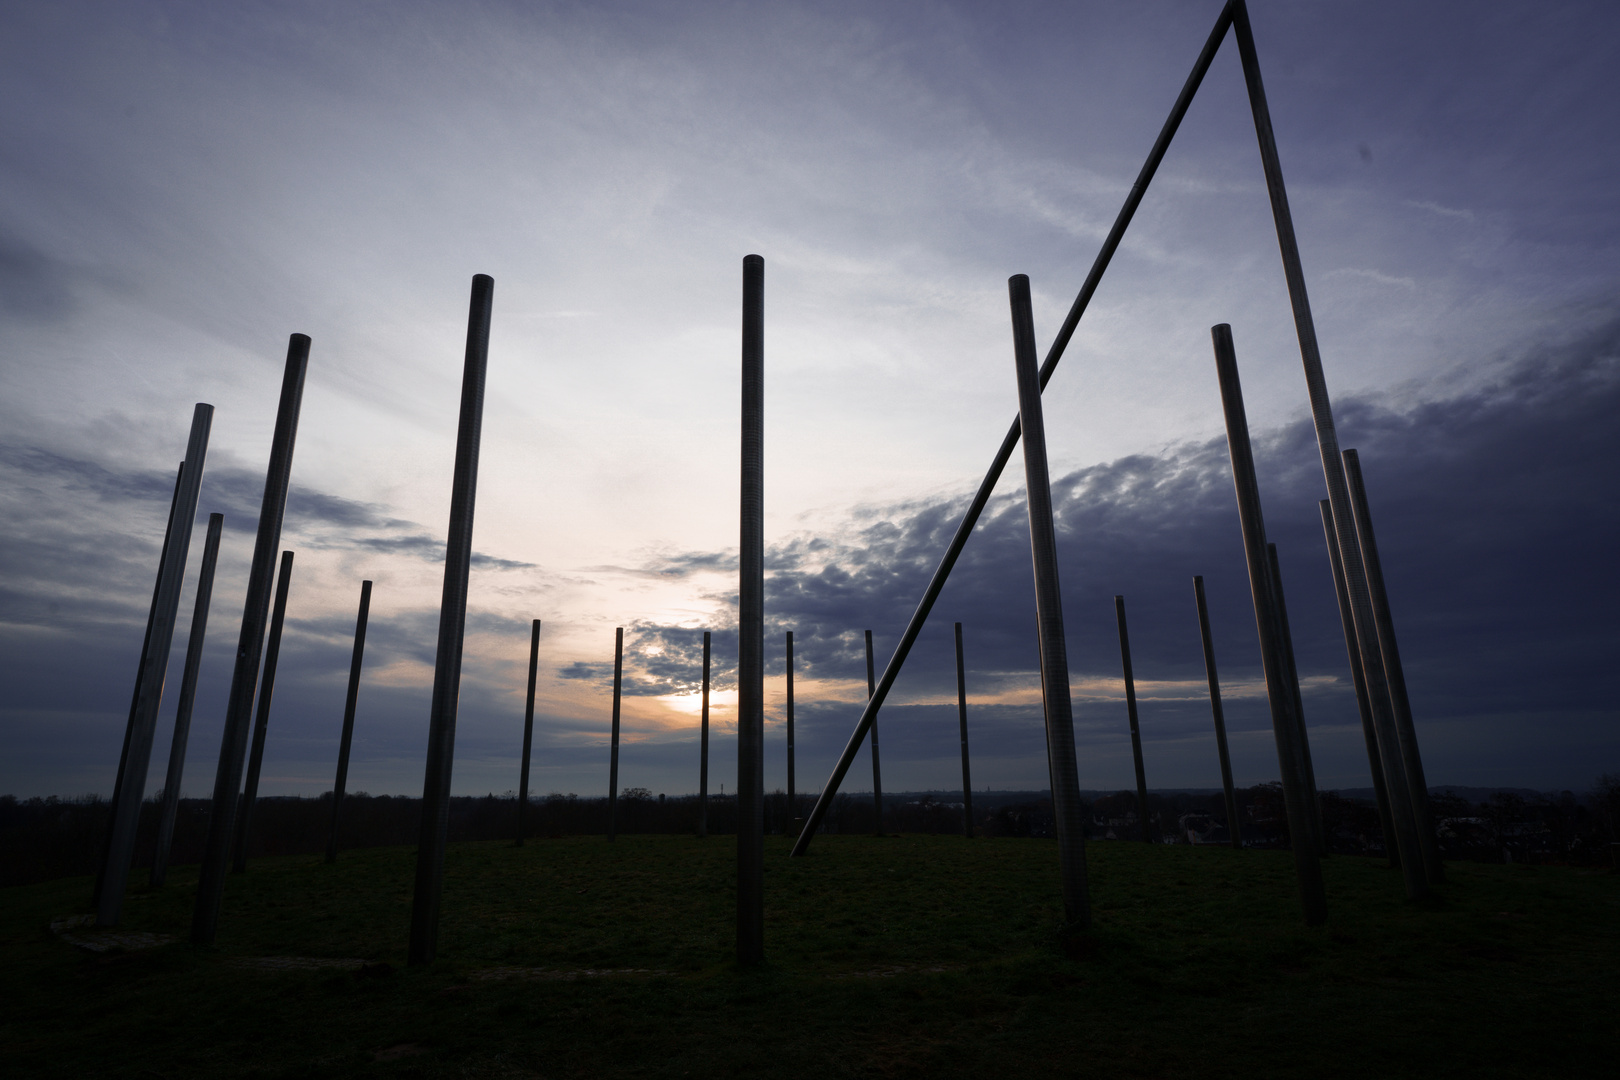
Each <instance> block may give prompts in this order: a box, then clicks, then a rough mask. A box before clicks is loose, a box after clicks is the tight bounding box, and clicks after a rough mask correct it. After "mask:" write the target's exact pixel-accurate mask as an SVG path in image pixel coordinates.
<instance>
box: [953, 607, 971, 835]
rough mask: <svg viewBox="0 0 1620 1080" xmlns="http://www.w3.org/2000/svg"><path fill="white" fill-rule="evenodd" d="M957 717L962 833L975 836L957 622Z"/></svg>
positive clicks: (963, 673)
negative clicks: (959, 747) (960, 766)
mask: <svg viewBox="0 0 1620 1080" xmlns="http://www.w3.org/2000/svg"><path fill="white" fill-rule="evenodd" d="M956 719H957V723H958V724H959V725H960V726H961V729H962V835H963V836H966V837H969V838H971V837H972V836H973V778H972V777H971V776H969V775H968V737H967V671H966V668H965V667H964V666H963V664H962V624H961V623H957V624H956Z"/></svg>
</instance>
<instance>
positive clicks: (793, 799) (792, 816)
mask: <svg viewBox="0 0 1620 1080" xmlns="http://www.w3.org/2000/svg"><path fill="white" fill-rule="evenodd" d="M787 780H788V790H787V796H788V800H787V801H788V813H787V816H788V824H789V825H791V824H792V823H793V822H794V821H795V820H797V819H798V814H799V800H798V797H797V795H796V793H795V792H794V790H793V631H791V630H789V631H788V632H787Z"/></svg>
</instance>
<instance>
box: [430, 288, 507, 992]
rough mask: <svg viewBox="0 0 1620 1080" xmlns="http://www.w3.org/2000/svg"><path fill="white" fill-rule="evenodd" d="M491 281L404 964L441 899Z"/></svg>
mask: <svg viewBox="0 0 1620 1080" xmlns="http://www.w3.org/2000/svg"><path fill="white" fill-rule="evenodd" d="M494 295H495V280H494V279H493V278H491V277H490V276H489V275H488V274H476V275H474V276H473V279H472V298H471V301H470V303H469V307H468V313H467V349H466V355H465V358H464V360H463V364H462V374H461V415H460V419H459V421H458V423H457V427H456V464H455V474H454V479H453V481H452V483H451V487H450V530H449V538H448V539H447V541H446V543H445V551H444V593H443V596H442V598H441V600H440V604H439V644H438V651H437V655H436V656H435V658H434V666H433V699H432V711H431V713H430V718H429V721H428V746H427V767H426V769H425V774H426V775H425V776H424V778H423V781H422V825H421V833H420V836H419V838H418V840H417V845H416V891H415V895H414V896H413V897H412V900H411V941H410V953H409V956H408V962H409V963H410V964H412V965H421V964H428V963H431V962H432V961H433V957H434V954H435V953H436V952H437V951H438V941H439V901H440V899H441V898H442V897H443V895H444V845H445V838H446V835H447V834H448V832H449V828H450V779H451V774H452V771H453V765H454V760H455V749H456V697H457V695H458V694H459V692H460V690H461V645H462V640H463V637H464V636H465V633H466V629H467V579H468V575H469V573H470V571H471V567H472V534H473V505H474V503H475V502H476V500H477V494H478V450H479V443H480V441H481V438H482V433H483V424H484V381H485V376H486V373H487V370H488V367H489V320H490V311H491V308H492V306H493V302H494Z"/></svg>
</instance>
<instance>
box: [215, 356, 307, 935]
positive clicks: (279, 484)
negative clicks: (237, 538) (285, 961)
mask: <svg viewBox="0 0 1620 1080" xmlns="http://www.w3.org/2000/svg"><path fill="white" fill-rule="evenodd" d="M308 370H309V338H307V337H305V336H304V335H303V334H294V335H292V337H291V338H290V339H289V340H288V342H287V364H286V367H285V369H284V370H283V371H282V375H281V400H280V403H279V404H278V405H277V407H276V427H275V432H274V434H273V435H271V437H270V466H269V468H268V469H267V470H266V472H265V478H264V498H263V501H262V502H261V503H260V506H259V527H258V535H257V536H256V537H255V538H254V541H253V561H252V562H251V563H250V564H249V566H248V587H247V600H246V602H245V603H244V604H243V605H242V633H241V636H240V637H239V638H238V639H237V644H236V666H235V667H234V668H233V669H232V671H231V696H230V699H229V703H228V704H227V705H226V707H225V732H224V737H223V738H222V739H221V740H220V746H219V768H218V770H217V771H216V772H215V774H214V801H213V810H212V813H210V815H209V817H208V837H207V839H206V840H205V841H204V843H203V862H202V870H201V872H200V874H199V876H198V879H197V904H196V907H195V908H194V909H193V911H192V915H191V940H192V941H193V942H194V943H196V944H198V945H212V944H213V943H214V934H215V932H216V931H217V930H218V929H219V905H220V901H221V900H223V899H224V896H225V863H226V861H227V860H228V859H229V858H230V850H231V837H232V835H233V834H234V832H235V829H234V828H233V826H234V825H235V823H236V802H237V798H236V796H237V792H238V791H239V790H240V789H241V785H242V761H243V758H244V757H245V756H246V754H247V742H248V734H249V731H250V729H249V726H248V725H249V721H251V720H252V718H253V691H254V688H255V686H256V684H257V683H258V679H259V657H260V654H261V650H262V649H263V647H264V624H265V620H266V619H267V618H268V617H269V614H270V586H271V583H272V578H273V576H274V574H275V564H276V551H277V549H278V548H279V547H280V546H281V523H282V519H283V517H284V516H285V515H286V511H287V485H288V482H289V480H290V479H291V475H292V459H293V444H294V443H295V442H296V441H297V438H298V412H299V407H300V406H301V405H302V403H303V400H304V375H305V373H306V372H307V371H308Z"/></svg>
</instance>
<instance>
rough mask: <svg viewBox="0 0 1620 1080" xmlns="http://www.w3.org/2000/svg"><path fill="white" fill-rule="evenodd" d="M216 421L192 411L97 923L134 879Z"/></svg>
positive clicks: (203, 408)
mask: <svg viewBox="0 0 1620 1080" xmlns="http://www.w3.org/2000/svg"><path fill="white" fill-rule="evenodd" d="M213 423H214V407H213V406H212V405H207V404H204V403H202V402H198V403H197V406H196V408H195V409H193V410H192V414H191V436H190V439H189V440H188V441H187V443H186V465H185V468H184V471H183V474H182V476H181V479H180V497H179V499H178V500H177V501H176V502H175V506H174V530H173V534H172V537H171V539H170V543H169V547H168V550H166V551H165V552H164V553H163V567H162V570H161V571H160V574H159V581H158V602H157V612H156V617H155V618H154V619H153V620H152V637H151V641H150V646H151V647H150V648H149V649H148V650H147V653H146V662H145V664H144V665H143V666H142V669H141V674H140V687H141V691H140V697H139V698H138V699H136V703H135V723H134V724H133V725H131V727H130V733H129V753H128V754H127V755H126V757H125V764H124V782H123V784H122V785H121V786H120V788H119V790H118V802H117V803H116V804H114V806H113V808H112V813H113V824H112V832H111V838H110V841H109V842H108V844H107V859H106V863H105V865H104V866H103V868H102V872H101V880H102V887H101V894H100V896H98V897H97V904H96V925H98V926H116V925H118V915H119V912H120V910H121V909H122V907H123V904H124V886H125V885H126V884H127V883H128V881H129V868H130V860H131V859H132V858H133V857H134V854H135V831H136V829H137V827H138V826H139V824H140V819H141V798H142V796H144V795H145V794H146V771H147V766H148V765H150V764H151V760H152V737H153V735H154V734H155V731H156V728H157V718H158V709H159V707H160V706H161V705H162V704H163V680H164V677H165V675H166V673H167V672H168V668H169V648H170V646H172V645H173V643H174V624H175V616H176V615H177V614H178V612H179V608H180V588H181V586H182V585H183V584H184V581H185V574H186V555H187V552H188V551H189V549H190V547H191V527H192V522H193V519H194V518H196V516H197V497H198V494H199V492H200V491H201V488H202V476H203V461H204V459H205V458H206V457H207V456H208V434H209V431H210V429H211V428H212V427H213Z"/></svg>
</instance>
